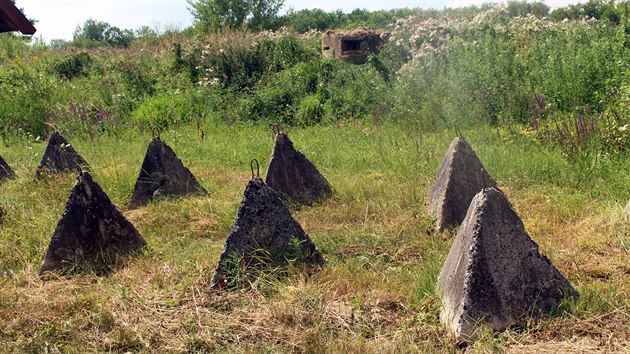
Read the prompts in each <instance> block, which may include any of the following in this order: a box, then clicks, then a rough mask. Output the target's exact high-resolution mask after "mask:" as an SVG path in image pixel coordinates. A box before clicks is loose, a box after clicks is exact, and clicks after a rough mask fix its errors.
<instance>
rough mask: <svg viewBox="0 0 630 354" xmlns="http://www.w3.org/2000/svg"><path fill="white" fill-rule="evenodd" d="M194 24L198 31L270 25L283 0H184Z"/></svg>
mask: <svg viewBox="0 0 630 354" xmlns="http://www.w3.org/2000/svg"><path fill="white" fill-rule="evenodd" d="M187 1H188V5H190V7H189V10H190V12H191V13H192V15H193V17H194V18H195V25H196V27H197V28H199V29H200V30H201V31H202V32H209V31H220V30H223V29H239V28H241V27H242V26H244V25H245V24H246V25H247V27H248V28H249V29H253V30H259V29H268V28H272V27H273V24H274V19H275V18H276V16H277V14H278V11H280V8H281V7H282V5H283V4H284V0H187Z"/></svg>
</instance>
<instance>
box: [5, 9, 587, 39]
mask: <svg viewBox="0 0 630 354" xmlns="http://www.w3.org/2000/svg"><path fill="white" fill-rule="evenodd" d="M544 1H545V3H547V5H549V6H550V7H551V8H555V7H558V6H565V5H567V4H570V3H577V2H578V1H579V0H544ZM483 2H485V1H484V0H386V1H384V0H342V1H340V0H319V1H312V0H285V3H284V7H283V10H282V11H286V10H287V9H288V8H293V9H294V10H301V9H305V8H308V9H313V8H320V9H323V10H326V11H331V10H337V9H341V10H343V11H344V12H350V11H352V10H353V9H356V8H362V9H367V10H381V9H395V8H403V7H410V8H416V7H420V8H424V9H428V8H434V9H442V8H445V7H461V6H467V5H480V4H481V3H483ZM16 5H17V6H18V7H20V8H23V9H24V12H25V14H26V16H27V17H29V18H33V19H36V20H37V21H38V22H37V23H36V24H35V27H36V28H37V33H36V34H35V36H36V37H41V38H42V39H43V40H44V41H46V42H50V40H52V39H65V40H70V39H72V33H73V32H74V30H75V28H76V27H77V25H81V24H83V23H84V22H85V20H87V19H89V18H93V19H96V20H99V21H105V22H107V23H109V24H110V25H112V26H117V27H119V28H121V29H125V28H129V29H136V28H139V27H141V26H145V25H146V26H149V27H151V28H154V29H157V30H158V31H160V32H162V31H164V30H166V29H176V28H178V29H183V28H186V27H188V26H190V25H191V24H192V22H193V17H192V15H191V14H190V11H189V10H188V3H187V2H186V0H109V1H103V0H56V1H50V0H17V1H16Z"/></svg>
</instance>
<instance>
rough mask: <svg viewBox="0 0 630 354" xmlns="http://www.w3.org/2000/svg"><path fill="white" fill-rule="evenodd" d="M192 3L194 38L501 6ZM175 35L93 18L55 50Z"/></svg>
mask: <svg viewBox="0 0 630 354" xmlns="http://www.w3.org/2000/svg"><path fill="white" fill-rule="evenodd" d="M189 4H190V8H189V9H190V11H191V12H192V14H193V16H194V19H195V22H194V24H193V26H191V27H189V28H186V29H184V30H183V31H181V34H184V35H188V36H191V37H194V36H200V35H203V34H206V33H209V32H216V31H221V30H226V29H230V30H236V29H247V30H250V31H260V30H271V31H276V30H279V29H280V28H285V29H287V30H289V31H292V32H295V33H306V32H308V31H310V30H315V31H325V30H327V29H340V28H341V29H343V28H361V27H367V28H385V27H386V26H387V25H389V24H391V23H394V22H395V21H396V20H398V19H402V18H405V17H408V16H411V15H420V16H424V17H433V18H437V17H441V16H448V15H453V16H457V17H467V18H473V17H474V16H476V15H477V14H479V13H482V12H484V11H487V10H488V9H490V8H492V7H494V6H496V5H495V4H484V5H482V6H480V7H477V6H469V7H465V8H457V9H444V10H432V9H429V10H423V9H419V8H415V9H412V8H403V9H393V10H378V11H368V10H365V9H355V10H353V11H351V12H349V13H345V12H343V11H342V10H335V11H324V10H321V9H303V10H293V9H291V8H290V9H289V10H288V11H287V12H286V13H285V14H283V15H279V14H278V13H279V11H280V9H281V7H282V4H283V2H282V1H281V0H238V1H236V0H232V1H222V0H198V1H192V0H191V1H189ZM506 9H507V12H508V14H509V17H517V16H526V15H529V14H531V15H533V16H536V17H537V18H545V17H548V18H549V19H551V20H553V21H557V22H559V21H563V20H565V19H568V20H575V19H580V18H594V19H597V20H605V21H608V22H610V23H612V24H614V25H617V24H619V21H620V20H621V18H622V16H623V15H624V14H626V15H627V14H628V11H629V10H630V2H628V1H623V2H620V3H618V4H615V3H613V2H609V1H605V0H589V1H588V2H587V3H584V4H576V5H569V6H566V7H560V8H557V9H555V10H553V11H551V9H550V8H549V6H547V5H546V4H545V3H543V2H527V1H508V3H507V5H506ZM174 32H178V31H177V30H166V31H163V30H158V29H155V28H151V27H149V26H142V27H140V28H137V29H120V28H118V27H116V26H112V25H110V24H109V23H107V22H104V21H98V20H96V19H88V20H86V21H85V22H84V23H83V24H82V25H79V26H77V28H76V30H75V31H74V34H73V39H72V41H64V40H59V39H54V40H52V41H51V46H52V47H56V48H60V47H68V46H76V47H88V48H89V47H99V46H112V47H122V48H128V47H129V46H130V45H131V43H132V42H133V41H134V40H140V41H145V42H146V41H151V42H156V41H158V40H159V39H160V38H162V37H163V36H169V35H172V34H173V33H174Z"/></svg>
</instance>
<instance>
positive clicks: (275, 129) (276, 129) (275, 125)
mask: <svg viewBox="0 0 630 354" xmlns="http://www.w3.org/2000/svg"><path fill="white" fill-rule="evenodd" d="M271 131H272V132H273V136H274V137H275V136H276V135H278V134H280V123H273V124H272V125H271Z"/></svg>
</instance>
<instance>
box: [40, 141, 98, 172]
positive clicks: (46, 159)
mask: <svg viewBox="0 0 630 354" xmlns="http://www.w3.org/2000/svg"><path fill="white" fill-rule="evenodd" d="M87 167H89V165H88V163H87V162H86V161H85V160H84V159H83V157H81V155H79V153H77V152H76V150H74V148H73V147H72V146H71V145H70V144H69V143H68V141H67V140H66V138H64V137H63V135H61V134H59V132H54V133H52V135H51V136H50V138H49V139H48V146H46V150H45V151H44V155H42V160H41V162H40V163H39V167H37V171H36V176H37V178H42V177H44V176H46V175H48V174H54V173H59V172H68V171H78V170H82V169H85V168H87Z"/></svg>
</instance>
